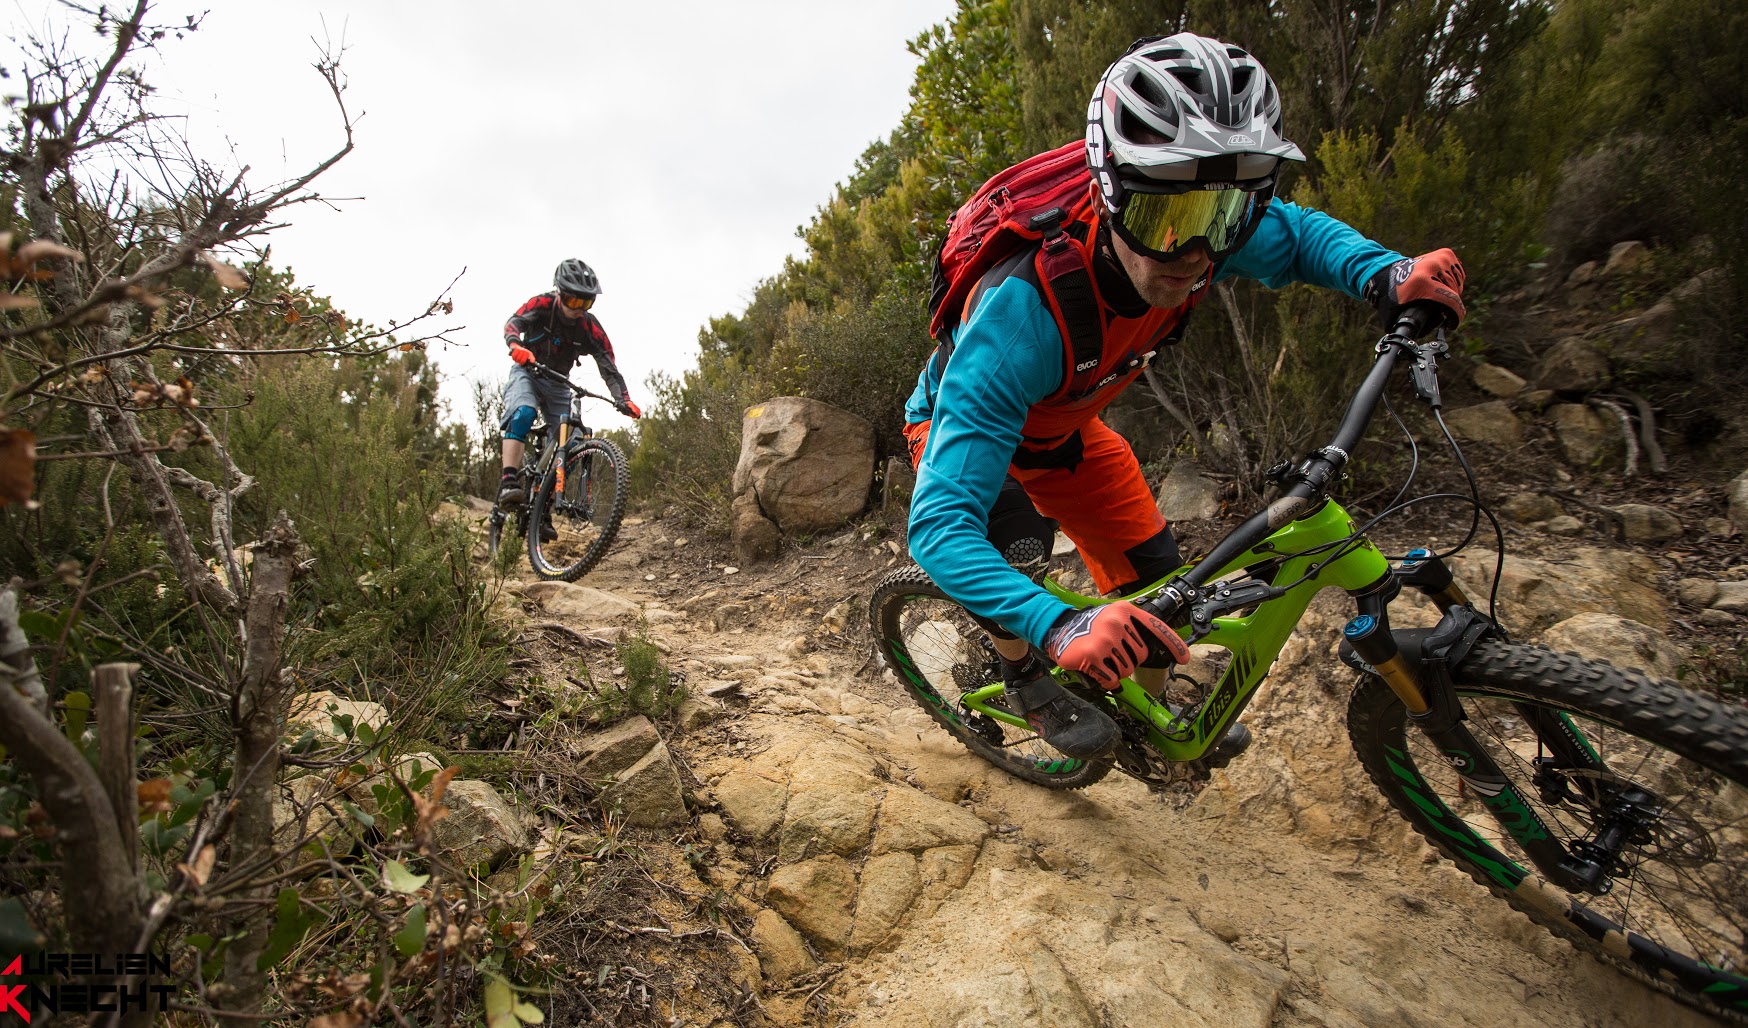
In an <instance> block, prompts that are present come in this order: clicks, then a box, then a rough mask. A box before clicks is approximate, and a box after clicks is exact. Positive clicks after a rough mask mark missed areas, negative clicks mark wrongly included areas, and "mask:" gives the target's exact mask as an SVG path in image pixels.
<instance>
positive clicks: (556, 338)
mask: <svg viewBox="0 0 1748 1028" xmlns="http://www.w3.org/2000/svg"><path fill="white" fill-rule="evenodd" d="M599 295H601V280H600V279H599V278H597V277H596V275H595V270H594V269H593V268H591V267H589V266H588V265H587V264H584V263H583V262H582V261H579V260H577V259H576V258H574V257H573V258H571V259H569V260H566V261H564V262H562V263H560V264H559V266H558V268H557V270H556V271H554V272H553V275H552V292H550V293H541V294H540V295H539V296H535V297H532V298H531V299H529V300H528V302H527V303H524V304H523V305H522V306H521V307H520V308H518V309H517V311H516V313H514V314H512V315H510V320H509V321H508V322H506V323H505V325H504V343H505V345H507V346H509V348H510V359H511V360H512V361H514V362H515V364H514V365H512V366H511V368H510V377H509V379H508V380H506V381H505V382H504V421H503V430H504V474H503V477H502V478H501V479H500V480H499V482H498V502H499V503H501V504H515V503H521V502H522V501H523V500H525V499H527V497H526V496H525V495H524V490H523V488H522V483H521V482H520V481H519V480H518V478H517V475H516V469H517V468H520V467H521V466H522V452H523V448H524V447H525V446H526V443H527V439H528V429H529V427H530V426H532V425H533V424H534V413H535V408H536V407H539V408H540V410H541V411H543V412H545V414H546V423H547V424H548V425H554V426H556V425H557V424H558V423H559V422H560V421H562V420H563V419H564V416H565V414H567V413H568V412H569V411H570V403H571V393H570V390H568V389H566V388H565V387H564V385H563V384H562V383H560V382H552V381H548V380H546V379H543V378H536V377H535V376H534V375H531V374H529V373H528V371H527V370H526V367H525V366H526V365H529V364H534V363H538V364H539V365H540V366H541V367H544V368H547V369H549V370H551V371H553V372H556V373H557V374H558V375H559V376H560V377H561V378H564V377H568V376H569V375H570V372H571V368H572V367H573V366H575V365H576V363H577V361H578V359H580V358H582V357H584V356H589V357H593V358H594V359H595V370H597V371H599V372H600V373H601V381H602V382H605V383H606V385H607V392H608V393H609V394H611V395H612V397H613V406H614V407H615V408H616V409H617V410H618V411H619V413H621V414H624V415H626V416H627V417H631V418H639V417H642V416H643V411H642V410H640V409H638V406H637V404H635V403H632V402H631V399H630V396H629V395H628V393H627V391H626V388H625V378H624V376H622V375H620V374H619V367H618V365H616V364H614V363H613V344H612V343H610V342H608V341H607V332H606V330H605V329H603V328H602V327H601V322H600V321H599V320H598V319H597V318H596V317H595V316H594V315H593V314H591V313H589V308H591V307H593V306H594V305H595V298H596V297H597V296H599ZM544 530H545V529H544V528H543V531H544Z"/></svg>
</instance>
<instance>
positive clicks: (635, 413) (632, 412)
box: [619, 399, 643, 420]
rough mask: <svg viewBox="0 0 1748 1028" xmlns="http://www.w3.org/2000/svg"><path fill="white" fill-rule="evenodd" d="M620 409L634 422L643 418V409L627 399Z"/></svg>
mask: <svg viewBox="0 0 1748 1028" xmlns="http://www.w3.org/2000/svg"><path fill="white" fill-rule="evenodd" d="M619 409H620V410H621V411H624V412H625V414H626V415H627V416H629V417H630V418H632V419H633V420H636V419H637V418H641V417H643V408H642V407H639V406H638V405H637V404H635V403H632V402H631V401H630V400H629V399H627V400H626V401H625V402H624V403H622V404H620V405H619Z"/></svg>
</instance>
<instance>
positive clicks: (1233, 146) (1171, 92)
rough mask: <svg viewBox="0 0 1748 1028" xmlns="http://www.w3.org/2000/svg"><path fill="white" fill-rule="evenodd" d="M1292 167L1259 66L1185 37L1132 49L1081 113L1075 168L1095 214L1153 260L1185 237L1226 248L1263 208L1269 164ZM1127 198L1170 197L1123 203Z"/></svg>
mask: <svg viewBox="0 0 1748 1028" xmlns="http://www.w3.org/2000/svg"><path fill="white" fill-rule="evenodd" d="M1304 159H1305V155H1304V154H1303V153H1302V152H1300V150H1299V148H1298V147H1297V146H1295V145H1293V144H1292V143H1291V142H1289V141H1288V140H1286V139H1285V138H1283V137H1282V136H1281V99H1280V94H1279V93H1278V92H1277V91H1276V90H1275V84H1274V81H1273V80H1271V79H1270V78H1269V75H1268V72H1266V71H1264V70H1263V67H1262V64H1261V62H1259V61H1257V59H1256V58H1254V57H1252V56H1250V54H1248V53H1246V52H1245V51H1244V50H1242V49H1240V48H1238V47H1236V46H1233V45H1231V44H1229V43H1222V42H1220V41H1219V40H1217V39H1209V38H1207V37H1205V36H1198V35H1196V34H1195V33H1192V32H1180V33H1178V34H1176V35H1173V36H1155V37H1152V38H1149V39H1143V40H1138V41H1136V42H1135V44H1134V45H1132V46H1130V48H1129V50H1128V52H1127V53H1125V54H1124V55H1123V56H1122V57H1120V58H1118V59H1117V61H1116V63H1114V64H1112V65H1111V66H1110V68H1108V69H1106V71H1105V74H1104V78H1102V79H1101V80H1100V81H1099V85H1098V89H1097V90H1096V91H1095V92H1094V93H1093V97H1092V103H1091V104H1090V106H1089V107H1088V108H1087V121H1086V160H1087V166H1088V168H1090V169H1091V170H1092V175H1093V179H1094V181H1096V182H1097V183H1098V187H1099V193H1100V196H1101V197H1102V198H1103V200H1104V204H1105V210H1106V211H1107V212H1109V213H1111V214H1120V215H1122V216H1121V217H1119V218H1117V219H1113V221H1114V223H1115V227H1116V228H1117V230H1118V231H1119V232H1120V233H1121V234H1122V235H1123V236H1124V238H1125V240H1126V241H1128V242H1129V243H1130V244H1131V245H1136V246H1138V248H1140V249H1142V250H1144V251H1147V252H1149V253H1151V254H1152V255H1154V256H1160V255H1162V254H1169V253H1171V252H1174V251H1175V250H1181V249H1183V248H1184V247H1185V246H1187V245H1189V244H1190V243H1192V242H1195V241H1197V240H1201V241H1203V242H1205V243H1206V244H1207V246H1208V248H1209V250H1210V252H1211V253H1212V254H1213V255H1214V256H1215V257H1216V258H1219V257H1221V256H1224V255H1225V254H1227V253H1230V252H1232V250H1234V249H1237V247H1238V246H1240V245H1242V244H1243V240H1244V239H1245V238H1248V236H1249V231H1250V230H1251V229H1254V227H1255V225H1256V222H1257V221H1258V220H1259V219H1260V217H1261V214H1262V211H1263V210H1265V209H1266V208H1267V206H1268V201H1269V198H1270V197H1272V195H1273V187H1274V174H1275V170H1276V168H1277V167H1278V166H1279V164H1280V162H1281V161H1282V160H1290V161H1302V160H1304ZM1222 189H1225V190H1227V192H1226V194H1225V195H1224V196H1207V195H1197V196H1193V197H1185V196H1184V195H1183V194H1186V193H1190V192H1196V193H1213V192H1220V191H1221V190H1222ZM1138 195H1142V196H1151V197H1179V198H1178V199H1175V200H1171V201H1166V200H1164V199H1153V200H1147V201H1143V202H1142V203H1140V204H1139V205H1134V204H1133V200H1134V198H1135V197H1136V196H1138ZM1168 206H1169V207H1171V208H1172V209H1171V210H1167V209H1166V208H1167V207H1168ZM1126 208H1133V209H1130V210H1128V212H1127V213H1126V214H1124V213H1123V212H1125V209H1126ZM1198 221H1204V222H1206V224H1204V225H1197V224H1195V223H1196V222H1198ZM1125 222H1128V223H1130V224H1128V226H1127V227H1128V229H1129V230H1128V231H1124V224H1125ZM1198 228H1199V229H1201V231H1196V232H1195V233H1194V234H1193V235H1185V234H1184V233H1185V231H1187V230H1189V229H1198ZM1138 237H1139V238H1138Z"/></svg>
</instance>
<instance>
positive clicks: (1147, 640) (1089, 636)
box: [1044, 600, 1190, 689]
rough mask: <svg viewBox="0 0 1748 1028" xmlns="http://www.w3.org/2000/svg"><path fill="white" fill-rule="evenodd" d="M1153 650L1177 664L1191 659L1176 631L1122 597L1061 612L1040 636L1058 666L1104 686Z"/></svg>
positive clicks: (1109, 685) (1127, 672) (1112, 683)
mask: <svg viewBox="0 0 1748 1028" xmlns="http://www.w3.org/2000/svg"><path fill="white" fill-rule="evenodd" d="M1155 650H1163V651H1165V652H1166V653H1169V654H1170V655H1171V659H1172V660H1175V661H1177V662H1178V663H1179V664H1182V663H1184V662H1185V661H1188V660H1189V659H1190V648H1189V646H1188V645H1186V644H1185V643H1184V641H1183V640H1182V639H1181V638H1179V637H1178V634H1177V633H1176V632H1174V631H1172V630H1171V629H1170V628H1168V627H1166V624H1165V622H1163V621H1161V620H1159V619H1158V618H1156V617H1154V616H1153V615H1152V614H1149V613H1147V612H1146V611H1144V610H1142V609H1141V608H1140V607H1137V606H1135V605H1134V604H1133V603H1130V602H1128V601H1126V600H1118V601H1117V602H1115V603H1104V604H1100V605H1099V606H1096V607H1087V608H1086V609H1084V610H1077V611H1072V612H1070V613H1068V614H1065V615H1063V617H1062V620H1060V621H1058V622H1057V623H1056V625H1055V627H1053V628H1051V629H1050V632H1049V634H1048V635H1047V636H1046V637H1045V639H1044V652H1046V653H1048V654H1050V658H1051V659H1052V660H1054V661H1056V663H1057V664H1058V665H1060V666H1061V667H1063V668H1066V669H1067V670H1069V671H1079V672H1080V673H1082V674H1084V675H1086V676H1088V677H1089V678H1091V679H1092V680H1093V681H1095V682H1097V683H1098V684H1099V685H1101V686H1103V687H1104V688H1106V689H1115V688H1117V686H1118V685H1119V684H1121V682H1120V680H1121V679H1124V678H1127V677H1129V676H1130V675H1131V674H1133V673H1134V671H1135V668H1136V666H1137V665H1139V664H1140V663H1141V662H1142V661H1144V660H1146V659H1147V657H1148V654H1149V653H1150V652H1154V651H1155Z"/></svg>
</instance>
